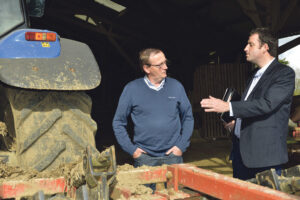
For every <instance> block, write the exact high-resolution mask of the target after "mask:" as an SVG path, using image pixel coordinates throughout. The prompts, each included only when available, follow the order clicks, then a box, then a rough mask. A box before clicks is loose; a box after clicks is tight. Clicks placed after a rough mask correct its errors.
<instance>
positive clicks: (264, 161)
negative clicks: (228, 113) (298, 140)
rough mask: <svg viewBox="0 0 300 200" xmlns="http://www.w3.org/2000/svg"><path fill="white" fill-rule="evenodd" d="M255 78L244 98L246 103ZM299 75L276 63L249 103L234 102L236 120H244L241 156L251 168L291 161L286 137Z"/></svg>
mask: <svg viewBox="0 0 300 200" xmlns="http://www.w3.org/2000/svg"><path fill="white" fill-rule="evenodd" d="M251 81H252V77H251V79H250V81H249V83H248V85H247V87H246V90H245V91H244V93H243V95H242V100H244V99H245V96H246V94H247V91H248V88H249V86H250V84H251ZM294 89H295V72H294V70H293V69H292V68H290V67H288V66H286V65H283V64H281V63H279V62H278V61H277V60H274V61H273V62H272V63H271V64H270V66H269V67H268V69H267V70H266V71H265V72H264V74H263V75H262V76H261V78H260V80H259V81H258V83H257V84H256V86H255V87H254V88H253V90H252V92H251V94H250V95H249V97H248V98H247V100H246V101H236V102H231V106H232V111H233V114H234V117H236V118H242V124H241V135H240V152H241V156H242V160H243V163H244V164H245V166H247V167H248V168H260V167H269V166H275V165H279V164H283V163H286V162H287V161H288V154H287V144H286V137H287V133H288V119H289V114H290V106H291V102H292V97H293V92H294Z"/></svg>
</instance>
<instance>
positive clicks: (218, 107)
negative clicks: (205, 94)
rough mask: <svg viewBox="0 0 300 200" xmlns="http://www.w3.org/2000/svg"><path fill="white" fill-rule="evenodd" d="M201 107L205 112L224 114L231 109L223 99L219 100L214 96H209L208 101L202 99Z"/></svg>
mask: <svg viewBox="0 0 300 200" xmlns="http://www.w3.org/2000/svg"><path fill="white" fill-rule="evenodd" d="M200 105H201V107H202V108H204V111H205V112H217V113H222V112H228V111H229V109H230V107H229V103H228V102H225V101H222V100H221V99H217V98H214V97H212V96H209V98H208V99H202V101H201V102H200Z"/></svg>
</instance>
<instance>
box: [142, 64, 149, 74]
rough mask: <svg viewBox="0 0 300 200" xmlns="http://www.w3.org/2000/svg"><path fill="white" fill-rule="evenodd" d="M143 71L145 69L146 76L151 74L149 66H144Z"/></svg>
mask: <svg viewBox="0 0 300 200" xmlns="http://www.w3.org/2000/svg"><path fill="white" fill-rule="evenodd" d="M143 69H144V72H145V73H146V74H149V73H150V70H149V66H148V65H143Z"/></svg>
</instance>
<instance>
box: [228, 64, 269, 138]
mask: <svg viewBox="0 0 300 200" xmlns="http://www.w3.org/2000/svg"><path fill="white" fill-rule="evenodd" d="M274 59H275V58H274ZM274 59H272V60H271V61H270V62H269V63H267V64H266V65H265V66H264V67H262V68H260V69H259V70H258V71H257V72H256V74H255V75H254V77H253V79H252V82H251V85H250V87H249V89H248V92H247V95H246V97H245V99H244V101H247V98H248V97H249V95H250V94H251V92H252V90H253V88H254V87H255V86H256V84H257V83H258V81H259V79H260V78H261V76H262V75H263V73H264V72H265V71H266V70H267V69H268V67H269V66H270V64H271V63H272V62H273V61H274ZM229 107H230V116H234V113H233V110H232V107H231V103H230V102H229ZM241 124H242V119H241V118H237V119H236V120H235V128H234V134H235V135H236V136H237V137H238V138H240V134H241V133H240V132H241Z"/></svg>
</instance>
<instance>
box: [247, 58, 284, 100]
mask: <svg viewBox="0 0 300 200" xmlns="http://www.w3.org/2000/svg"><path fill="white" fill-rule="evenodd" d="M277 64H278V61H277V60H276V59H275V60H274V61H273V62H272V63H271V64H270V66H269V67H268V69H267V70H266V71H265V72H264V73H263V75H262V76H261V77H260V79H259V81H258V82H257V84H256V85H255V87H254V88H253V90H252V91H251V94H250V95H249V97H251V96H252V94H254V93H255V91H256V90H257V89H258V88H260V87H262V85H263V83H264V82H265V81H266V80H268V79H269V76H270V75H271V74H272V73H273V71H274V67H275V66H276V65H277ZM249 97H248V99H249Z"/></svg>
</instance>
